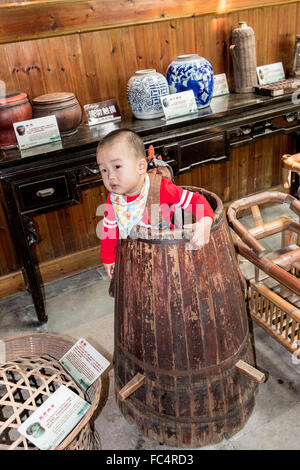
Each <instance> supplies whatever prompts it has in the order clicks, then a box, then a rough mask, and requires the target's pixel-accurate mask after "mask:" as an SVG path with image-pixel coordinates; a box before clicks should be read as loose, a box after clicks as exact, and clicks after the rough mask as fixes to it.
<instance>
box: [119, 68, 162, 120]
mask: <svg viewBox="0 0 300 470" xmlns="http://www.w3.org/2000/svg"><path fill="white" fill-rule="evenodd" d="M168 94H169V87H168V82H167V80H166V78H165V77H164V76H163V75H162V74H160V73H158V72H156V70H155V69H145V70H137V71H136V72H135V74H134V75H133V76H132V77H131V78H130V79H129V81H128V84H127V98H128V102H129V104H130V107H131V110H132V113H133V115H134V116H135V117H136V118H138V119H155V118H158V117H161V116H163V115H164V113H163V108H162V105H161V101H160V97H161V96H166V95H168Z"/></svg>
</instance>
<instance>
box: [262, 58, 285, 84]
mask: <svg viewBox="0 0 300 470" xmlns="http://www.w3.org/2000/svg"><path fill="white" fill-rule="evenodd" d="M256 73H257V78H258V83H259V84H260V85H267V84H268V83H274V82H279V81H281V80H285V73H284V69H283V65H282V62H275V63H274V64H268V65H262V66H260V67H256Z"/></svg>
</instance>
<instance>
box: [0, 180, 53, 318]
mask: <svg viewBox="0 0 300 470" xmlns="http://www.w3.org/2000/svg"><path fill="white" fill-rule="evenodd" d="M3 189H4V192H5V197H6V201H5V208H6V216H7V220H8V224H9V228H10V233H11V236H12V239H13V242H14V246H15V249H16V253H17V257H18V261H19V264H20V267H21V269H22V273H23V277H24V281H25V283H26V287H27V289H28V291H29V292H30V294H31V296H32V299H33V303H34V307H35V310H36V314H37V318H38V320H39V322H40V323H45V322H46V321H47V320H48V317H47V315H46V312H45V304H44V297H43V293H42V288H41V280H40V273H39V269H38V267H37V268H36V266H35V263H34V260H33V257H32V253H31V246H32V245H33V244H34V243H36V241H37V235H36V232H35V228H34V225H33V222H32V221H31V220H30V219H29V218H28V217H27V216H24V215H23V216H22V214H21V213H20V211H19V208H18V206H17V204H16V203H15V200H14V197H13V187H11V185H10V184H9V182H8V181H3Z"/></svg>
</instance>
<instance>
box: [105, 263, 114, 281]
mask: <svg viewBox="0 0 300 470" xmlns="http://www.w3.org/2000/svg"><path fill="white" fill-rule="evenodd" d="M103 266H104V269H105V271H106V274H107V275H108V277H109V279H112V276H113V273H114V269H115V263H111V264H105V263H103Z"/></svg>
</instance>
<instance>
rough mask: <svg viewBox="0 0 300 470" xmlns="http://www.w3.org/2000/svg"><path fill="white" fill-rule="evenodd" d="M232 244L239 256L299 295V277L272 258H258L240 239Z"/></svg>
mask: <svg viewBox="0 0 300 470" xmlns="http://www.w3.org/2000/svg"><path fill="white" fill-rule="evenodd" d="M234 246H235V249H236V251H237V252H238V253H239V254H240V255H241V256H243V257H244V258H246V259H247V260H248V261H250V262H251V263H252V264H254V265H255V266H257V267H258V268H259V269H261V270H262V271H263V272H265V273H266V274H268V276H270V277H272V278H274V279H276V281H278V282H280V283H281V284H282V285H284V286H285V287H287V288H288V289H290V290H291V291H293V292H294V293H295V294H297V295H300V279H298V278H296V277H295V276H293V275H292V274H290V273H289V272H287V271H285V270H284V269H283V268H281V267H280V266H278V265H276V264H275V263H274V262H273V261H272V260H269V259H268V258H266V257H260V258H259V257H258V256H257V254H256V253H255V252H254V251H253V250H251V249H250V248H249V247H248V246H247V245H246V244H245V243H244V242H243V241H242V240H235V241H234Z"/></svg>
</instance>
